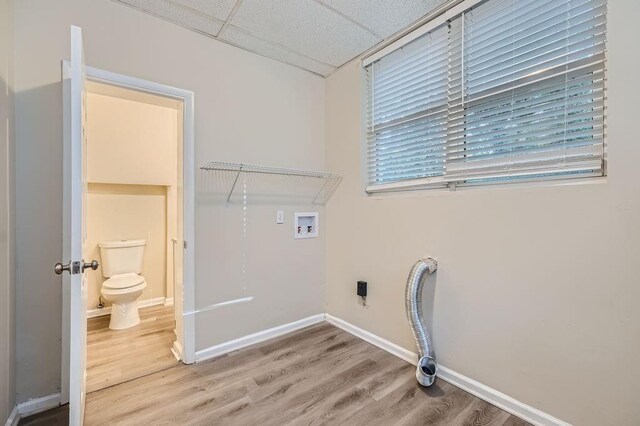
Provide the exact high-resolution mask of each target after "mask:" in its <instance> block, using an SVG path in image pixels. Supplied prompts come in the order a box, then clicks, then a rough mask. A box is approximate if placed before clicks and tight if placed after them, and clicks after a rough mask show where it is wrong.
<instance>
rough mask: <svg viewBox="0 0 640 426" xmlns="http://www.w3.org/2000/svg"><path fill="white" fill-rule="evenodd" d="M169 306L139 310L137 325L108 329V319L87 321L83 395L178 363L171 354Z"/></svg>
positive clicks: (101, 318)
mask: <svg viewBox="0 0 640 426" xmlns="http://www.w3.org/2000/svg"><path fill="white" fill-rule="evenodd" d="M174 328H175V319H174V315H173V307H172V306H164V305H158V306H149V307H146V308H141V309H140V324H138V325H137V326H135V327H132V328H128V329H126V330H111V329H109V316H108V315H106V316H101V317H95V318H89V320H88V321H87V393H91V392H95V391H97V390H100V389H104V388H106V387H109V386H113V385H117V384H118V383H124V382H128V381H130V380H132V379H136V378H138V377H142V376H146V375H148V374H151V373H155V372H157V371H161V370H164V369H166V368H170V367H174V366H176V365H177V364H178V363H177V361H176V359H175V357H174V356H173V354H172V353H171V346H172V345H173V341H174V340H175V337H176V336H175V333H174V332H173V329H174Z"/></svg>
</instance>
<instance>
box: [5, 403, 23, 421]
mask: <svg viewBox="0 0 640 426" xmlns="http://www.w3.org/2000/svg"><path fill="white" fill-rule="evenodd" d="M18 423H20V412H19V411H18V406H17V405H16V406H15V407H13V410H11V414H9V417H8V418H7V422H6V423H5V426H17V425H18Z"/></svg>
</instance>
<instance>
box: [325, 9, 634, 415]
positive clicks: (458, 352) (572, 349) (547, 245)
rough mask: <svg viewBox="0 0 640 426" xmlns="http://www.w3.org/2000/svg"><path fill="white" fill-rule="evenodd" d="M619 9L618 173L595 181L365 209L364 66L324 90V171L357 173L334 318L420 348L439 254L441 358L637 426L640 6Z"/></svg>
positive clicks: (330, 300) (407, 198) (529, 393)
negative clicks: (418, 322)
mask: <svg viewBox="0 0 640 426" xmlns="http://www.w3.org/2000/svg"><path fill="white" fill-rule="evenodd" d="M609 3H610V6H609V24H608V27H609V36H608V37H609V46H608V48H609V52H608V58H609V63H608V68H609V79H608V84H609V91H608V96H609V104H608V105H609V110H608V117H609V119H608V141H609V151H608V155H609V175H608V177H607V178H606V179H602V180H600V181H599V182H598V183H595V184H584V185H572V186H554V185H545V186H538V187H530V188H523V187H506V186H505V187H501V188H494V189H488V188H485V189H470V190H461V191H457V192H447V191H444V192H422V193H419V194H413V195H404V196H386V197H367V196H366V195H365V193H364V190H363V183H362V178H361V176H362V175H361V173H362V168H361V157H360V155H361V151H360V143H361V128H360V126H361V124H360V118H361V109H360V108H361V103H360V101H361V91H360V90H361V74H360V68H359V65H358V64H352V65H349V66H348V67H346V68H344V69H343V70H341V71H338V72H337V73H336V74H334V75H333V76H331V77H329V78H328V79H327V105H326V120H327V131H326V137H327V139H326V140H327V168H328V169H330V170H332V171H335V172H339V173H343V174H344V177H345V179H344V181H343V183H342V185H341V186H340V188H339V189H338V191H337V192H336V194H335V195H334V198H333V199H332V200H331V201H330V202H329V204H328V205H327V222H328V225H327V229H328V235H327V247H328V249H327V268H328V269H327V289H326V291H327V295H326V297H327V312H328V313H329V314H332V315H335V316H337V317H340V318H342V319H344V320H347V321H349V322H351V323H353V324H355V325H357V326H359V327H362V328H364V329H365V330H368V331H371V332H373V333H375V334H377V335H379V336H382V337H383V338H385V339H388V340H391V341H392V342H394V343H397V344H399V345H401V346H402V347H404V348H406V349H409V350H413V351H415V343H414V340H413V338H412V335H411V332H410V330H409V327H408V325H407V321H406V317H405V309H404V298H403V291H404V286H405V281H406V277H407V274H408V272H409V269H410V267H411V266H412V264H413V263H414V262H415V261H416V260H417V259H418V258H420V257H422V256H426V255H429V256H433V257H435V258H436V259H437V260H438V263H439V269H438V273H437V276H436V278H435V279H433V280H429V285H430V286H435V294H434V290H433V289H432V288H429V289H428V290H426V294H427V295H428V296H426V297H425V299H426V300H425V308H426V309H428V310H429V311H432V312H433V314H432V321H430V326H431V329H432V330H433V337H434V344H435V350H436V354H437V357H438V361H439V362H440V363H442V364H443V365H445V366H447V367H449V368H451V369H453V370H455V371H457V372H459V373H462V374H464V375H466V376H469V377H471V378H473V379H475V380H477V381H479V382H481V383H484V384H486V385H488V386H490V387H492V388H495V389H497V390H499V391H501V392H503V393H505V394H507V395H510V396H512V397H514V398H516V399H518V400H521V401H523V402H525V403H527V404H529V405H531V406H533V407H536V408H539V409H541V410H543V411H546V412H548V413H550V414H552V415H554V416H556V417H558V418H560V419H563V420H565V421H568V422H571V423H573V424H579V425H604V424H607V425H633V424H636V425H637V424H638V423H639V422H640V405H638V403H637V401H636V400H637V396H638V395H640V369H638V368H637V357H638V354H639V353H640V338H639V336H640V309H638V300H640V286H639V284H640V281H639V280H638V272H637V268H636V265H637V263H638V258H639V257H640V167H638V164H637V161H638V159H639V158H640V144H639V143H637V141H636V140H635V139H636V135H635V133H636V131H635V127H636V123H637V122H638V108H637V106H636V102H637V99H638V98H639V97H640V86H639V85H638V83H637V75H638V71H637V70H638V69H639V68H640V55H638V54H636V53H635V52H634V51H633V47H632V45H633V41H634V40H638V39H640V27H639V26H638V25H637V22H638V20H639V19H640V4H638V3H637V2H632V1H610V2H609ZM356 280H367V281H368V282H369V296H368V297H367V305H368V308H364V307H362V306H361V305H360V304H359V303H358V300H357V297H356V296H355V283H356ZM428 317H431V315H428Z"/></svg>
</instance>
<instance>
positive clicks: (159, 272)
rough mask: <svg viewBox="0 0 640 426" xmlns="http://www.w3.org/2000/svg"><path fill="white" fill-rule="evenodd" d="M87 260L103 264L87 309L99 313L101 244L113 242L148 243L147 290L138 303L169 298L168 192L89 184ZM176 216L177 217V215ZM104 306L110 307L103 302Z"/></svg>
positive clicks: (91, 280)
mask: <svg viewBox="0 0 640 426" xmlns="http://www.w3.org/2000/svg"><path fill="white" fill-rule="evenodd" d="M87 198H88V199H87V218H88V222H87V243H86V249H87V254H86V255H85V257H86V259H90V260H93V259H96V260H98V262H100V263H101V265H100V267H99V268H98V270H97V271H96V272H95V273H90V274H89V275H88V277H87V279H88V291H87V293H88V294H87V309H88V310H92V309H96V308H97V305H98V301H99V297H100V294H101V293H100V290H101V288H102V283H103V282H104V281H105V280H106V279H107V278H105V277H104V276H103V270H102V257H101V252H100V247H99V246H98V244H99V243H100V242H101V241H112V240H135V239H143V240H146V242H147V243H146V246H145V250H144V263H143V267H142V276H144V278H145V280H146V282H147V288H145V290H144V293H143V294H142V295H141V296H140V298H139V299H138V301H143V300H149V299H157V298H160V297H166V294H167V189H166V187H164V186H150V185H104V184H89V194H88V197H87ZM174 216H175V215H174ZM103 302H104V303H105V306H109V305H111V303H110V302H108V301H107V300H104V299H103Z"/></svg>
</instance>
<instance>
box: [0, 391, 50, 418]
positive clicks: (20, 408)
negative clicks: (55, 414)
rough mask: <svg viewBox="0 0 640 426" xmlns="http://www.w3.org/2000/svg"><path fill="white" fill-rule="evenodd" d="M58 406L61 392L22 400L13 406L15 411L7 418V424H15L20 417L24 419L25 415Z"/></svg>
mask: <svg viewBox="0 0 640 426" xmlns="http://www.w3.org/2000/svg"><path fill="white" fill-rule="evenodd" d="M58 406H60V394H59V393H54V394H51V395H47V396H43V397H41V398H33V399H30V400H28V401H25V402H21V403H20V404H18V405H16V406H15V407H14V408H13V411H11V415H10V416H9V418H8V419H7V423H6V426H15V425H17V424H18V423H19V422H20V419H24V418H25V417H29V416H32V415H34V414H38V413H40V412H42V411H47V410H50V409H52V408H56V407H58Z"/></svg>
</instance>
